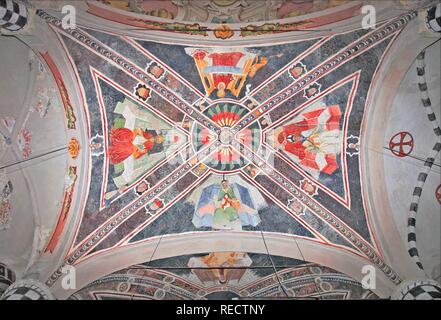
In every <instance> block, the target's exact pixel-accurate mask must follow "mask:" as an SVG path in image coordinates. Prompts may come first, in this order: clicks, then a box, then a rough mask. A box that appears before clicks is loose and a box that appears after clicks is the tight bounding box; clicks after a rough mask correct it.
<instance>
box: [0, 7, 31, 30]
mask: <svg viewBox="0 0 441 320" xmlns="http://www.w3.org/2000/svg"><path fill="white" fill-rule="evenodd" d="M27 21H28V11H27V9H26V7H25V5H23V4H21V3H17V2H14V1H12V0H0V27H1V28H5V29H7V30H9V31H18V30H20V29H21V28H23V27H24V26H25V25H26V23H27Z"/></svg>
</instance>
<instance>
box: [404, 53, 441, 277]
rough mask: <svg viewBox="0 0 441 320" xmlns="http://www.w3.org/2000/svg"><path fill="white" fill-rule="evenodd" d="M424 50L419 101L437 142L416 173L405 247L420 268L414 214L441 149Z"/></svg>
mask: <svg viewBox="0 0 441 320" xmlns="http://www.w3.org/2000/svg"><path fill="white" fill-rule="evenodd" d="M424 57H425V51H422V52H421V53H420V54H419V55H418V57H417V60H416V66H417V77H418V88H419V91H420V96H421V102H422V105H423V107H424V110H425V111H426V114H427V118H428V120H429V122H430V124H431V126H432V128H433V132H434V134H435V136H436V138H437V140H438V141H437V143H436V144H435V145H434V146H433V148H432V150H431V151H430V153H429V156H428V157H427V158H426V161H425V162H424V166H423V170H422V171H421V172H420V173H419V174H418V179H417V183H416V185H415V188H414V190H413V194H412V202H411V204H410V209H409V216H408V220H407V249H408V252H409V254H410V256H411V257H412V258H413V259H414V261H415V263H416V265H417V266H418V268H420V269H421V270H424V268H423V264H422V263H421V260H420V257H419V254H418V249H417V243H416V227H415V226H416V215H417V212H418V204H419V201H420V198H421V194H422V192H423V187H424V183H425V182H426V179H427V176H428V174H429V173H430V170H431V168H432V165H433V163H434V162H435V159H436V157H437V156H438V154H439V152H440V150H441V128H440V127H439V125H438V122H437V121H436V116H435V113H434V112H433V108H432V102H431V101H430V98H429V93H428V87H427V82H426V77H425V73H426V71H425V64H424Z"/></svg>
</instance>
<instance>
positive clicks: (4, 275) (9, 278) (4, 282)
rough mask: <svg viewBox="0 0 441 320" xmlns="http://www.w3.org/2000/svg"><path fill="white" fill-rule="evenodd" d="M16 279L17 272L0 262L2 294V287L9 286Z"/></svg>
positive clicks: (0, 289) (0, 287)
mask: <svg viewBox="0 0 441 320" xmlns="http://www.w3.org/2000/svg"><path fill="white" fill-rule="evenodd" d="M14 281H15V274H14V272H13V271H12V270H11V269H9V268H8V267H6V266H5V265H4V264H2V263H0V295H1V292H3V291H4V290H2V288H4V289H6V288H7V287H9V286H10V285H11V284H12V283H13V282H14Z"/></svg>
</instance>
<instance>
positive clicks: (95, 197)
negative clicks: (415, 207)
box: [0, 0, 440, 299]
mask: <svg viewBox="0 0 441 320" xmlns="http://www.w3.org/2000/svg"><path fill="white" fill-rule="evenodd" d="M267 2H268V1H267ZM267 2H264V1H262V4H265V5H267V4H268V3H267ZM62 4H63V3H62V2H55V3H45V2H35V3H34V4H33V5H34V6H35V9H37V10H36V11H35V17H34V21H33V26H32V29H31V30H30V31H28V32H29V34H27V35H23V36H21V38H20V39H21V40H23V41H25V42H26V41H28V45H30V47H31V48H32V52H33V53H32V59H37V60H38V61H37V60H36V61H37V62H32V63H31V64H30V65H31V72H34V73H37V75H36V77H37V80H32V81H36V83H37V84H38V88H37V89H36V90H37V91H35V90H31V89H27V92H30V93H32V92H37V93H36V94H35V93H34V94H33V95H34V96H38V97H39V100H38V101H36V102H28V103H25V105H26V106H31V108H30V109H29V108H28V109H26V111H20V112H21V113H20V115H19V114H18V113H14V112H15V111H14V110H13V109H14V108H9V107H6V104H5V107H3V106H2V109H1V114H0V115H1V117H2V121H3V122H2V123H3V125H4V128H3V127H1V129H9V128H12V129H10V130H9V133H6V131H5V133H6V135H4V136H5V139H6V140H5V141H7V138H10V139H11V138H12V139H16V138H15V134H18V135H21V136H19V137H18V138H17V139H20V140H19V142H18V145H17V146H15V147H5V148H6V153H5V154H8V150H11V152H10V155H9V157H10V160H8V159H9V158H7V157H6V156H4V157H3V158H2V162H1V163H2V165H3V164H6V165H5V166H4V169H5V174H4V179H3V178H2V180H1V181H2V184H4V185H5V187H8V186H9V184H8V183H7V182H8V181H12V182H11V185H12V186H13V192H12V191H11V192H9V193H12V198H11V196H10V195H5V193H4V195H3V198H2V199H3V200H2V201H3V202H6V201H8V203H10V205H9V207H12V210H9V213H8V215H9V216H11V221H10V222H8V223H9V225H10V226H12V229H14V228H18V225H17V226H16V223H19V222H20V223H24V221H25V219H27V218H26V215H25V214H23V212H24V211H31V212H34V213H35V215H36V216H37V217H38V218H36V219H34V220H35V221H34V222H32V223H31V222H29V223H26V224H27V225H28V226H30V225H32V226H31V227H26V230H27V232H26V235H27V236H28V238H29V239H28V240H26V241H25V240H24V239H23V240H22V241H23V242H22V244H23V245H24V243H25V242H26V243H29V244H32V243H34V247H33V249H32V250H31V252H24V253H20V255H21V259H22V260H20V261H18V260H17V261H18V262H17V261H14V254H13V253H12V251H13V250H16V249H14V248H15V247H14V246H11V245H4V243H5V242H3V240H2V243H1V244H0V245H1V247H0V248H1V252H0V262H4V263H6V264H9V265H10V266H11V267H12V268H15V269H16V270H17V273H18V274H28V275H33V276H35V277H37V278H38V279H39V280H41V281H43V282H45V283H46V284H47V285H48V286H49V287H50V288H51V290H53V292H54V294H55V296H56V297H58V298H68V297H70V298H71V299H115V298H119V299H133V298H139V299H167V298H171V299H210V298H220V297H223V298H225V297H227V298H231V297H237V296H241V297H245V296H247V297H320V298H338V299H340V298H343V299H351V298H366V299H368V298H378V297H388V296H390V294H391V293H392V292H393V291H394V289H395V287H396V286H397V285H399V284H400V283H401V282H402V281H403V280H405V279H408V278H415V277H419V276H422V275H424V274H425V272H426V274H430V277H432V278H433V279H435V280H438V281H439V276H440V274H439V268H440V263H439V259H440V254H439V252H440V248H439V244H435V243H434V241H433V239H434V238H436V237H437V236H438V237H439V223H438V226H437V225H436V223H437V222H439V215H438V216H437V215H435V214H433V212H434V211H436V210H438V211H439V205H440V202H439V201H440V200H439V195H438V193H439V190H438V191H436V190H437V189H436V188H438V189H439V178H440V172H439V166H440V162H439V153H436V154H435V155H434V151H433V150H432V149H435V151H436V147H433V145H435V146H436V145H437V143H439V135H437V131H436V126H435V127H433V128H432V127H431V126H433V125H434V124H433V123H430V121H429V120H430V119H432V118H433V117H435V118H436V119H439V118H440V115H439V110H438V111H437V112H435V115H434V116H433V117H432V118H430V117H429V120H427V116H426V111H427V110H425V109H424V107H423V106H422V105H420V104H421V101H420V100H421V98H420V96H419V94H420V92H419V91H420V90H421V87H420V88H419V87H418V84H417V83H419V82H421V81H422V80H421V79H420V78H417V67H419V68H420V69H421V65H418V63H420V64H421V63H426V64H427V65H430V66H431V68H427V67H426V68H427V69H429V70H430V71H428V75H427V77H426V78H427V79H426V80H427V83H428V87H429V95H432V96H431V98H432V101H434V105H433V110H436V109H437V108H436V107H437V105H436V103H437V101H439V91H436V89H435V91H434V93H433V92H432V91H431V89H430V88H436V87H438V88H439V83H440V75H439V61H437V59H436V57H437V53H436V52H438V53H439V43H438V44H435V45H434V46H430V47H429V48H428V49H427V53H426V56H425V57H424V58H422V57H421V56H420V61H416V60H415V58H416V57H417V55H418V54H419V53H420V52H421V51H423V50H425V49H426V47H427V46H429V45H431V44H432V43H433V42H434V41H436V40H437V38H436V37H434V36H433V35H432V34H430V32H428V31H426V30H423V29H422V27H421V26H423V24H422V22H421V17H420V16H418V10H417V9H418V8H417V7H416V5H415V3H414V2H412V1H402V2H400V3H398V2H387V1H386V2H384V3H382V4H378V3H376V4H375V5H376V8H377V16H376V17H377V21H376V25H375V26H374V27H371V28H363V27H362V23H361V21H362V19H363V16H362V15H361V13H360V9H361V7H362V5H366V4H367V3H362V2H359V1H306V0H305V1H275V5H274V6H273V7H272V11H271V10H266V9H265V6H263V5H262V6H256V7H253V6H252V5H251V4H250V2H249V1H225V0H224V1H220V0H217V1H216V0H212V1H190V2H189V3H186V2H184V1H179V0H173V1H144V2H143V1H99V2H97V1H84V2H80V3H78V5H76V8H77V14H76V23H77V26H76V28H64V27H63V20H62V19H63V14H61V13H60V8H61V6H62ZM216 10H217V11H216ZM280 19H282V20H280ZM42 35H44V36H42ZM19 37H20V36H19ZM30 38H31V39H32V41H29V39H30ZM26 39H27V40H26ZM0 41H5V42H6V41H12V40H9V39H8V40H3V39H1V40H0ZM14 41H17V40H14ZM16 45H17V52H23V55H24V56H23V57H21V58H20V59H21V60H24V61H26V63H27V62H28V61H29V58H28V56H27V55H28V54H29V53H28V51H29V50H28V49H24V48H21V47H20V45H19V44H16ZM25 48H26V47H25ZM20 50H21V51H20ZM437 50H438V51H437ZM6 55H7V53H6V52H5V53H2V52H0V58H1V59H6V58H4V56H6ZM25 56H26V57H25ZM438 57H439V55H438ZM11 59H12V58H11ZM15 59H19V58H17V57H15ZM438 60H439V59H438ZM32 61H34V60H32ZM11 65H12V64H11ZM432 66H433V68H432ZM2 68H7V66H5V67H3V65H2ZM21 68H22V69H23V70H21V71H20V70H19V72H22V73H26V72H27V70H25V69H26V64H25V63H23V64H22V66H21ZM35 68H37V70H35ZM436 70H438V72H436ZM38 72H40V73H38ZM49 74H51V76H50V77H49ZM418 74H419V76H421V74H420V72H419V73H418ZM24 78H27V76H26V75H22V76H21V78H20V79H24ZM17 81H20V80H17ZM17 81H15V82H14V83H16V82H17ZM38 81H40V82H38ZM44 81H46V82H44ZM11 83H12V82H11ZM22 86H25V87H29V85H28V84H27V85H25V84H22ZM34 86H35V85H34ZM5 88H6V87H5ZM8 88H9V87H8ZM8 88H6V89H5V90H6V91H7V92H9V93H10V97H11V98H10V99H11V101H10V103H7V104H13V103H14V101H17V100H15V98H14V97H16V96H19V95H20V92H17V93H16V92H15V91H14V90H17V89H16V88H17V86H16V85H15V86H12V85H11V89H8ZM418 88H419V89H418ZM2 90H4V89H2ZM408 95H409V97H408ZM437 98H438V99H437ZM438 109H439V103H438ZM26 112H27V113H26ZM433 112H434V111H433ZM24 113H26V114H27V116H26V117H25V120H23V121H22V120H19V119H21V118H23V117H24V116H23V115H21V114H24ZM61 117H63V120H61ZM34 118H35V119H34ZM39 118H41V119H46V120H44V121H45V122H44V124H39V123H38V121H40V119H39ZM416 119H418V120H416ZM11 123H12V124H11ZM14 123H15V124H16V125H17V124H20V127H21V128H25V129H26V130H28V131H30V132H31V133H29V134H26V132H28V131H26V132H24V131H23V130H24V129H21V131H19V132H18V131H17V130H16V129H14ZM438 129H439V128H438ZM3 131H4V130H2V131H1V132H3ZM16 131H17V132H16ZM30 136H32V138H27V137H30ZM429 137H430V138H429ZM406 139H407V140H406ZM409 139H410V140H409ZM28 140H30V141H28ZM8 141H9V140H8ZM11 141H12V145H15V144H14V143H15V140H11ZM409 141H411V142H409ZM0 142H1V141H0ZM34 144H35V145H34ZM3 145H4V146H6V145H8V146H9V145H11V143H9V142H8V143H6V142H5V143H4V144H3ZM64 146H65V147H64ZM63 147H64V148H63ZM400 147H401V149H400ZM7 148H10V149H7ZM17 148H18V149H17ZM58 149H60V150H61V149H63V150H65V151H64V152H65V153H64V154H63V155H61V156H60V155H57V152H59V150H58ZM0 150H1V149H0ZM17 150H19V151H20V152H21V153H20V154H18V155H17ZM27 150H28V151H27ZM54 150H55V151H54ZM57 150H58V151H57ZM438 151H439V150H438ZM25 153H26V154H25ZM45 153H48V154H49V153H50V154H54V155H57V156H56V157H55V158H54V159H55V160H53V159H49V158H47V156H45V155H44V154H45ZM1 154H3V153H1ZM13 154H15V158H14V159H12V158H11V157H12V156H13ZM42 155H43V156H42ZM432 155H434V159H433V161H432V162H433V165H431V166H430V167H429V168H425V167H424V164H427V161H428V160H427V159H428V158H430V159H431V156H432ZM32 156H36V157H37V158H39V161H38V163H37V162H35V161H34V160H32ZM29 157H30V158H31V159H29V161H30V162H29V163H30V169H29V168H23V167H19V169H20V170H19V172H22V173H23V175H24V177H25V178H24V181H20V179H23V178H19V177H15V176H14V174H15V173H14V172H15V171H13V170H11V169H10V168H9V164H10V163H11V165H12V164H13V162H14V161H15V162H17V161H21V160H26V159H27V158H29ZM40 157H43V158H41V159H40ZM31 160H32V161H31ZM54 161H55V162H54ZM39 166H42V167H39ZM426 167H427V165H426ZM12 168H16V165H15V164H14V165H12ZM2 169H3V168H2ZM57 170H58V171H57ZM27 171H29V172H27ZM61 172H62V173H61ZM421 173H424V174H426V175H427V176H429V178H428V179H427V182H426V183H425V184H423V185H421V184H419V180H418V179H419V177H421ZM27 175H29V177H28V176H27ZM57 176H58V177H59V178H57ZM3 180H5V182H4V183H3ZM26 181H27V183H26ZM29 181H31V182H32V183H29ZM40 186H41V187H42V186H44V188H41V187H40ZM49 186H50V187H49ZM416 187H418V188H421V190H424V193H423V198H422V199H421V200H420V199H418V201H420V211H419V215H420V216H422V218H421V220H420V221H419V222H418V223H419V224H418V228H419V229H418V228H417V233H416V234H417V236H419V235H421V238H418V240H420V239H422V240H421V241H420V242H418V244H419V246H420V248H422V249H420V255H421V257H419V256H418V255H417V256H416V257H415V255H413V254H411V255H409V253H408V252H407V250H408V247H407V246H408V245H409V243H408V237H409V235H408V232H409V231H408V230H407V229H406V228H407V227H408V226H407V222H408V214H409V206H411V203H414V202H415V201H416V200H415V188H416ZM9 189H12V188H10V187H9ZM9 189H8V190H9ZM5 190H6V189H5ZM418 190H419V189H418ZM437 192H438V193H437ZM417 193H422V192H419V191H418V192H417ZM22 194H27V195H30V196H24V197H22ZM18 195H20V197H21V198H23V199H24V200H23V202H22V203H21V204H18V202H20V201H19V200H18V198H17V199H16V198H14V197H17V196H18ZM437 195H438V196H437ZM26 201H29V203H28V202H26ZM20 206H21V207H22V208H21V207H20ZM45 206H46V207H47V210H46V211H45V212H44V213H43V212H42V211H44V208H45ZM52 207H53V208H52ZM411 208H412V207H411ZM9 209H10V208H9ZM27 209H28V210H27ZM2 210H3V209H2ZM16 221H17V222H16ZM18 221H19V222H18ZM36 221H38V222H36ZM0 222H1V221H0ZM4 225H6V222H5V223H4ZM423 230H426V231H427V230H430V231H428V232H426V233H425V232H424V231H423ZM14 234H17V232H12V231H11V230H9V231H8V230H7V231H0V237H3V238H4V239H5V241H6V240H10V239H14V237H16V236H15V235H14ZM424 234H425V235H424ZM0 239H1V238H0ZM32 239H33V240H32ZM35 239H37V240H35ZM23 250H24V249H23ZM409 252H410V251H409ZM411 256H412V257H411ZM420 259H421V260H422V263H423V265H424V266H427V270H426V271H424V270H423V268H422V266H420V264H421V260H420ZM2 260H4V261H2ZM418 263H420V264H418ZM66 266H74V267H75V270H76V274H77V281H78V282H77V287H76V288H74V289H70V290H64V289H62V287H61V278H62V276H63V270H64V269H63V268H65V267H66ZM366 266H371V267H372V269H373V270H375V272H376V281H377V283H376V286H375V287H373V288H371V290H367V289H365V288H363V287H362V286H361V284H360V282H361V281H362V279H363V277H364V275H365V273H366V271H365V270H366V269H365V267H366ZM80 289H81V290H80ZM78 290H79V291H78Z"/></svg>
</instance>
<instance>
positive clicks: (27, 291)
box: [0, 279, 53, 300]
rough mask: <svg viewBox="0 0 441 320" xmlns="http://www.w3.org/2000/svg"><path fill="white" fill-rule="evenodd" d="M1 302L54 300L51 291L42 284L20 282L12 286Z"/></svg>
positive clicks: (29, 280)
mask: <svg viewBox="0 0 441 320" xmlns="http://www.w3.org/2000/svg"><path fill="white" fill-rule="evenodd" d="M0 299H1V300H53V297H52V294H51V293H50V291H49V289H48V288H47V287H46V286H45V285H44V284H42V283H40V282H38V281H36V280H32V279H26V280H20V281H17V282H15V283H14V284H12V285H11V286H10V287H9V288H8V289H7V290H6V291H5V292H4V293H3V295H2V296H1V297H0Z"/></svg>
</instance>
